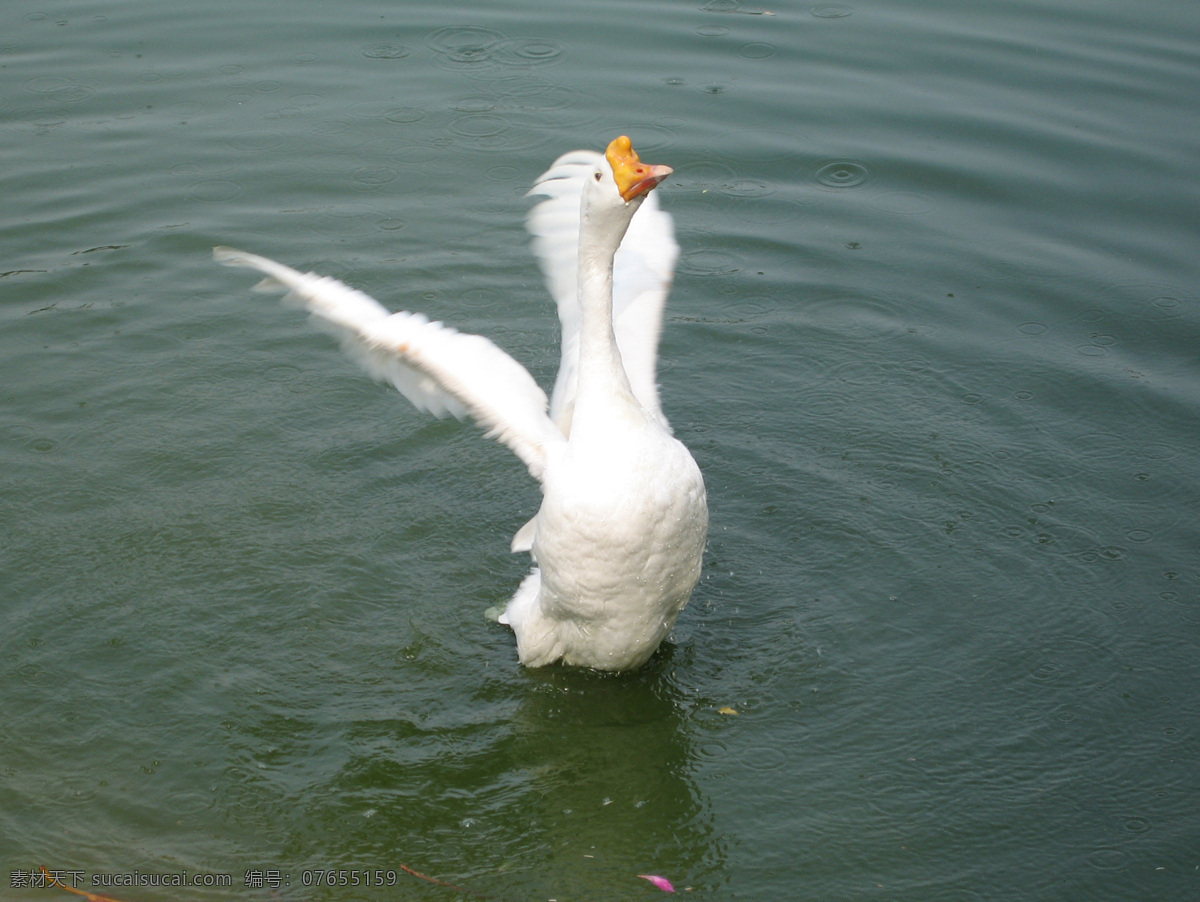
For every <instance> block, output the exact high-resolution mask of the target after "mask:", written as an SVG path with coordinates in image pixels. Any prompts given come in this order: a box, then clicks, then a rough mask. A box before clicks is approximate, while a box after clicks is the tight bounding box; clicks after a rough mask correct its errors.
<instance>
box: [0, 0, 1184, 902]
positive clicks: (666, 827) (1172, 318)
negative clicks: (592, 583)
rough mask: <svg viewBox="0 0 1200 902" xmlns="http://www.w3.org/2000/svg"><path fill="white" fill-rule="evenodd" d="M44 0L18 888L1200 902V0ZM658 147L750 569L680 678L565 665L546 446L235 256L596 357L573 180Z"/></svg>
mask: <svg viewBox="0 0 1200 902" xmlns="http://www.w3.org/2000/svg"><path fill="white" fill-rule="evenodd" d="M767 13H770V14H769V15H768V14H767ZM0 20H2V21H3V37H2V38H0V62H2V69H0V85H2V90H3V98H4V108H5V116H4V119H3V122H2V124H0V147H2V148H3V153H4V160H5V167H4V170H3V173H2V174H0V184H2V196H3V198H4V207H3V214H2V217H0V229H2V235H3V241H2V243H0V247H2V248H3V251H2V260H0V287H2V288H3V293H2V295H0V299H2V300H0V359H3V360H4V378H3V381H2V383H0V386H2V387H0V471H2V472H3V473H4V479H3V489H2V491H0V588H2V589H3V592H2V596H0V626H2V630H3V638H2V639H0V642H2V643H3V645H2V652H3V654H2V655H0V705H2V708H0V712H2V713H3V729H2V730H0V864H2V865H3V866H4V870H5V871H6V872H7V873H0V879H3V881H4V882H3V883H0V886H2V887H3V893H2V894H3V895H5V897H6V898H7V897H11V898H14V899H33V898H38V899H41V898H51V897H52V896H51V895H50V891H47V890H35V889H24V888H21V887H19V886H17V885H16V884H17V883H19V882H20V875H21V874H22V873H28V872H29V871H30V870H33V869H36V868H38V867H39V866H45V867H48V868H56V869H61V870H62V871H63V872H64V876H66V877H67V878H68V879H69V878H70V875H72V874H75V875H78V880H79V881H80V888H85V889H91V891H93V892H103V893H105V894H111V895H112V896H113V897H114V898H117V899H121V900H125V902H143V900H144V902H157V900H168V899H170V900H183V899H188V900H200V902H207V900H220V899H251V900H253V899H262V900H268V899H284V900H289V902H290V900H297V902H309V900H313V902H316V900H324V899H339V900H343V899H363V900H374V899H381V900H382V899H388V900H391V899H398V898H404V899H451V898H461V897H462V893H460V892H458V891H456V890H453V889H450V888H447V887H444V886H438V885H436V884H434V883H431V882H429V881H427V880H422V879H419V878H417V877H415V876H412V875H411V874H408V873H406V872H405V871H404V870H402V868H401V866H402V865H403V866H407V867H409V868H412V869H414V870H416V871H418V872H420V873H422V874H424V875H426V876H428V877H433V878H436V879H438V880H442V881H444V882H448V883H452V884H454V885H455V886H458V887H462V888H465V889H468V890H470V891H472V892H474V893H478V894H483V895H486V896H487V897H490V898H495V899H512V900H517V899H522V900H528V899H558V900H568V899H589V900H599V899H613V900H624V899H640V898H647V899H648V898H657V897H658V894H659V891H658V890H657V889H655V888H654V887H653V886H651V885H650V884H649V883H647V882H646V881H643V880H639V879H638V877H637V875H639V874H662V875H665V876H667V877H669V878H670V879H671V880H672V881H673V882H674V883H675V885H676V887H677V888H679V889H681V890H682V889H684V888H687V889H690V890H691V892H690V894H689V897H691V898H696V899H722V900H724V899H768V898H781V899H912V900H918V899H920V900H940V899H945V900H960V899H997V900H1009V899H1013V898H1021V899H1047V900H1049V899H1062V898H1078V899H1083V898H1087V899H1103V898H1111V899H1122V900H1129V899H1147V900H1150V899H1154V900H1159V899H1178V898H1184V897H1187V896H1189V895H1193V894H1196V893H1197V891H1198V889H1197V881H1198V880H1200V870H1198V868H1200V857H1198V855H1197V849H1196V844H1195V838H1196V836H1197V835H1200V815H1198V814H1197V810H1198V809H1197V806H1196V798H1197V793H1198V790H1200V776H1198V775H1200V750H1198V739H1200V704H1198V702H1197V691H1196V686H1197V680H1198V677H1200V649H1198V647H1197V645H1198V638H1200V559H1198V554H1197V551H1198V548H1200V530H1198V529H1197V522H1198V520H1200V495H1198V494H1197V486H1198V485H1200V466H1198V464H1197V454H1196V451H1197V435H1198V434H1200V433H1198V431H1197V427H1198V425H1200V423H1198V420H1200V417H1198V413H1200V366H1198V364H1200V360H1198V357H1200V352H1198V349H1200V295H1198V293H1197V289H1196V286H1197V284H1200V281H1198V276H1200V271H1198V270H1200V267H1198V266H1197V264H1196V252H1195V249H1196V240H1197V219H1196V210H1197V209H1198V201H1200V197H1198V194H1200V191H1198V189H1197V182H1196V179H1195V160H1196V159H1197V158H1198V157H1200V125H1198V124H1197V119H1196V116H1195V98H1196V96H1200V65H1198V63H1200V51H1198V48H1200V21H1198V20H1197V19H1196V16H1195V14H1194V12H1192V10H1191V8H1190V7H1188V6H1186V5H1180V4H1176V3H1167V2H1154V0H1151V2H1145V3H1140V4H1136V5H1133V6H1131V5H1129V4H1125V3H1113V2H1099V3H1097V2H1087V3H1083V2H1076V0H1053V2H1041V3H1036V2H1008V0H1006V2H1001V3H991V4H986V5H984V4H967V5H964V4H961V3H914V2H908V0H897V2H876V3H868V4H860V3H852V4H817V5H813V4H807V3H806V4H796V3H783V4H778V3H770V2H767V3H764V4H761V5H760V4H756V3H751V2H745V3H742V4H740V5H739V4H738V3H737V2H734V0H713V2H709V3H707V4H702V3H700V2H699V0H690V2H683V3H679V2H671V3H664V2H646V0H625V2H617V0H608V2H601V3H593V4H587V5H586V6H578V5H576V6H571V7H570V8H568V7H565V6H563V5H562V4H552V3H546V2H541V0H527V2H524V3H485V4H467V3H454V2H451V3H441V4H436V5H431V6H428V7H422V8H420V9H414V8H412V7H411V5H408V4H395V3H381V2H364V0H352V2H348V3H340V4H336V5H330V4H324V3H315V2H303V0H302V2H294V3H291V4H288V5H287V7H286V10H285V9H284V7H281V6H280V5H278V4H266V3H258V4H247V3H244V2H239V3H233V2H229V3H221V2H209V3H203V4H195V3H192V4H187V3H173V2H161V0H160V2H144V0H130V2H125V3H119V4H118V3H112V2H99V0H92V2H82V3H72V4H69V5H59V6H45V5H42V4H38V3H35V2H30V0H15V2H11V3H9V4H8V5H7V7H6V10H5V12H4V13H3V15H2V17H0ZM619 133H628V134H629V135H631V136H632V137H633V139H634V143H635V146H636V147H638V148H639V150H641V152H642V153H643V156H644V157H645V158H646V159H649V160H652V161H655V162H663V163H668V164H669V165H671V166H673V167H675V169H676V174H675V176H674V177H673V178H672V179H671V180H670V181H669V182H667V183H666V184H664V185H663V187H662V189H661V191H662V195H661V199H662V201H663V203H664V205H665V206H666V207H667V208H668V209H669V210H670V211H671V212H672V213H673V214H674V216H675V219H676V225H677V229H678V234H679V240H680V244H681V245H682V248H683V254H682V257H681V259H680V264H679V269H678V275H677V279H676V284H675V288H674V291H673V295H672V300H671V306H670V308H669V311H668V316H669V321H668V323H667V330H666V334H665V337H664V342H663V349H662V350H663V363H662V369H661V382H662V394H663V404H664V408H665V410H666V412H667V414H668V416H669V417H670V418H671V421H672V424H673V425H674V427H675V430H676V433H677V434H678V435H679V436H680V438H682V439H683V440H684V441H685V442H686V443H687V444H688V445H689V446H690V447H691V448H692V449H693V451H694V453H695V455H696V457H697V459H698V461H699V463H700V465H701V467H702V469H703V470H704V473H705V476H706V480H707V483H708V487H709V494H710V507H711V510H712V529H711V537H710V541H709V547H708V550H707V554H706V566H705V576H704V579H703V581H702V582H701V584H700V586H699V587H698V589H697V591H696V594H695V596H694V599H693V602H692V604H691V606H690V607H689V608H688V609H687V610H686V611H685V612H684V615H683V616H682V617H681V619H680V621H679V624H678V626H677V628H676V630H675V632H674V634H673V636H672V639H671V641H670V643H669V644H668V645H667V646H665V647H664V649H663V650H662V652H661V654H660V655H659V656H658V657H656V658H655V660H654V661H653V662H652V663H651V665H650V666H648V667H647V668H646V669H645V670H643V671H641V672H639V673H636V674H632V675H626V676H621V677H601V676H597V675H593V674H588V673H581V672H573V671H568V670H562V669H551V670H548V671H542V672H531V671H527V670H523V669H522V668H521V667H520V666H519V665H518V664H517V662H516V653H515V648H514V644H513V641H512V637H511V635H510V634H509V633H508V632H507V631H506V630H505V629H504V628H502V627H499V626H497V625H495V624H491V623H489V622H488V621H487V620H485V619H484V617H483V616H482V612H483V610H484V609H485V608H486V607H488V606H490V605H494V604H497V603H500V602H502V601H503V600H504V599H505V598H506V597H507V596H508V594H509V593H511V591H512V590H513V589H514V588H515V586H516V584H517V583H518V582H519V580H520V578H521V576H522V574H523V572H524V570H525V567H526V563H525V561H523V560H521V559H520V558H517V557H514V556H512V555H510V554H508V552H507V548H508V541H509V537H510V536H511V534H512V532H513V531H515V530H516V528H518V527H519V526H520V525H521V524H522V523H523V522H524V521H525V520H526V519H527V518H528V517H529V516H530V514H531V513H532V511H533V510H534V509H536V505H537V490H536V486H535V485H534V484H533V483H532V482H531V481H530V479H529V477H528V475H527V474H526V473H525V471H524V468H523V467H522V466H521V465H520V463H519V462H518V461H516V460H515V459H514V458H513V457H512V456H511V455H510V454H509V453H508V452H507V451H505V450H504V449H503V448H500V447H497V446H494V445H492V444H491V443H489V442H487V441H484V440H483V439H482V438H481V437H480V435H479V433H478V432H477V430H475V429H474V427H472V426H470V425H467V424H460V423H457V422H454V421H438V420H433V419H431V418H429V417H427V416H424V415H421V414H418V413H417V412H415V411H413V410H411V409H410V408H409V407H408V406H407V405H406V403H405V402H404V401H403V399H401V398H399V397H398V396H396V395H395V393H394V392H391V391H389V390H386V389H384V388H383V387H381V386H378V385H374V384H372V383H371V382H370V380H368V379H367V378H365V377H363V376H362V375H360V374H359V373H358V372H357V371H356V370H355V369H354V367H353V366H352V365H351V364H349V363H347V362H346V361H345V360H343V359H342V357H341V356H340V354H339V352H338V351H337V349H336V346H335V345H334V344H333V343H332V342H331V341H330V340H329V339H328V338H327V337H326V336H324V335H321V334H319V333H317V332H316V331H315V330H313V329H312V328H311V327H310V326H309V325H308V324H307V323H306V322H305V321H304V318H303V317H302V316H300V315H298V314H296V313H295V312H294V311H289V310H286V309H283V308H281V307H279V306H278V305H277V304H275V303H274V302H273V301H270V300H269V299H266V298H263V297H261V296H256V295H253V294H251V293H250V291H249V288H250V283H251V282H252V281H253V280H252V279H248V278H247V277H246V274H245V273H241V272H237V271H231V270H227V269H223V268H220V267H217V266H214V265H213V264H212V262H211V257H210V254H211V247H212V246H213V245H215V244H229V245H233V246H235V247H242V248H245V249H247V250H250V251H254V252H257V253H262V254H267V255H269V256H273V257H276V258H278V259H280V260H283V261H286V262H288V263H290V264H292V265H294V266H297V267H301V268H306V269H315V270H319V271H321V272H325V273H329V274H332V275H335V276H338V277H340V278H343V279H345V280H347V281H349V282H351V283H352V284H354V285H355V286H356V287H359V288H361V289H363V290H366V291H368V292H371V293H372V294H374V295H375V296H376V297H378V298H379V299H380V300H381V301H383V302H384V303H385V304H387V305H388V306H390V307H393V308H396V309H400V308H404V309H415V310H421V311H424V312H426V313H428V314H429V315H430V316H432V317H435V318H438V319H442V320H445V321H447V322H449V323H451V324H453V325H454V326H456V327H457V328H460V329H463V330H469V331H477V332H481V333H483V334H486V335H488V336H489V337H491V338H492V339H493V340H495V341H496V342H497V343H498V344H500V345H501V346H502V347H504V348H505V349H506V350H508V351H509V352H510V353H512V354H513V355H514V356H515V357H516V358H517V359H518V360H520V361H522V362H523V363H525V364H526V365H527V366H529V368H530V369H531V371H532V372H533V373H534V374H535V375H536V376H537V377H538V378H539V379H540V380H541V381H542V383H543V384H544V385H547V386H548V385H550V384H551V383H552V381H553V375H554V371H555V367H556V358H557V345H556V342H557V333H556V329H555V323H554V321H553V316H552V312H551V308H550V305H549V303H548V301H547V297H546V294H545V291H544V288H543V287H542V284H541V278H540V275H539V273H538V271H537V267H536V264H535V263H534V261H533V259H532V257H531V255H530V253H529V251H528V249H527V246H526V238H525V235H524V232H523V227H522V219H523V216H524V213H525V211H526V210H527V209H528V206H529V202H528V201H527V200H526V199H525V198H524V193H525V191H526V190H527V188H528V186H529V185H530V183H531V182H532V181H533V180H534V179H535V178H536V177H537V175H538V174H539V173H540V172H542V171H543V169H544V168H545V166H546V165H548V164H549V162H550V161H551V160H553V159H554V158H555V157H556V156H557V155H558V154H560V153H562V152H564V151H567V150H570V149H573V148H575V147H578V146H587V147H597V148H598V147H603V146H604V145H605V144H606V143H607V142H608V141H609V140H611V138H612V137H613V136H615V135H616V134H619ZM723 712H724V713H723ZM728 712H736V713H728ZM343 869H344V870H346V872H347V879H349V878H350V877H351V876H356V877H357V878H358V881H359V885H358V886H356V887H330V886H328V885H324V884H326V883H328V872H329V871H331V870H332V871H334V872H337V871H340V870H343ZM135 873H136V874H139V875H171V874H181V873H182V874H186V875H187V877H188V879H189V880H196V881H198V882H208V883H212V882H217V878H218V877H219V875H229V878H230V879H229V885H228V886H226V887H214V886H190V887H187V888H186V889H179V888H158V887H153V886H132V887H130V886H126V887H119V886H109V885H108V884H106V883H105V882H104V881H108V882H109V883H111V882H112V879H113V878H112V876H111V875H132V874H135ZM380 874H382V877H379V876H378V875H380ZM368 881H374V882H375V883H379V882H382V883H383V885H371V886H368V885H365V884H366V883H367V882H368ZM335 882H336V879H335ZM318 883H321V884H322V885H316V884H318ZM59 895H60V896H61V897H62V898H69V896H67V895H66V894H65V893H61V892H59Z"/></svg>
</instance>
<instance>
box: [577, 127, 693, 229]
mask: <svg viewBox="0 0 1200 902" xmlns="http://www.w3.org/2000/svg"><path fill="white" fill-rule="evenodd" d="M672 171H673V170H672V169H671V167H670V166H657V165H652V164H649V163H643V162H642V161H641V159H640V158H639V157H638V155H637V151H635V150H634V149H633V144H632V142H630V140H629V138H627V137H626V136H625V135H621V136H620V137H619V138H616V139H615V140H613V142H612V143H611V144H609V145H608V150H607V151H606V152H605V154H604V159H603V160H598V161H597V162H596V166H595V168H594V169H593V170H592V173H591V177H590V178H589V179H588V180H587V182H586V183H585V185H584V188H583V204H582V210H581V212H582V216H583V223H584V224H585V228H589V227H590V229H589V230H594V231H593V234H594V235H605V234H607V235H609V236H613V237H615V239H616V243H615V244H614V245H613V247H614V248H615V246H616V244H620V241H621V238H622V237H624V235H625V229H626V228H627V227H628V226H629V221H630V220H631V219H632V218H633V214H634V213H636V212H637V209H638V207H640V206H641V205H642V201H644V200H645V199H646V196H647V195H648V194H649V193H650V192H651V191H652V190H654V188H656V187H657V186H658V185H659V183H661V182H662V180H663V179H665V178H666V177H667V176H669V175H670V174H671V172H672Z"/></svg>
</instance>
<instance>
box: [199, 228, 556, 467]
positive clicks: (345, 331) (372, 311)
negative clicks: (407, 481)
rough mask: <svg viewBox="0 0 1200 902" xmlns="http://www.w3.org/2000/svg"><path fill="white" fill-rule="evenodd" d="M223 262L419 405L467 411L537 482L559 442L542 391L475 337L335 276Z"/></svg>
mask: <svg viewBox="0 0 1200 902" xmlns="http://www.w3.org/2000/svg"><path fill="white" fill-rule="evenodd" d="M213 257H214V259H216V260H217V262H219V263H224V264H225V265H227V266H244V267H248V268H250V269H257V270H258V271H259V272H261V273H264V274H265V275H266V276H267V278H266V279H264V280H263V281H262V282H260V283H259V284H258V285H257V286H255V287H256V289H257V290H263V291H285V292H287V294H286V296H285V298H284V301H285V302H294V303H296V304H297V305H299V306H303V307H304V308H305V309H307V310H308V311H309V312H310V313H311V314H312V315H313V316H314V317H315V318H316V319H317V321H318V322H319V323H320V324H321V325H323V326H325V327H326V328H328V329H329V330H330V331H332V332H333V333H334V334H335V335H337V336H338V338H339V339H341V342H342V346H343V347H344V348H345V349H346V350H347V352H349V353H350V354H351V356H353V357H354V358H355V359H357V360H358V362H359V363H361V364H362V366H363V367H364V368H365V369H366V370H367V371H368V372H369V373H370V374H371V375H372V376H374V377H375V378H377V379H381V380H386V381H388V382H391V383H392V384H393V385H394V386H396V388H397V389H399V390H400V392H401V394H403V395H404V396H405V397H406V398H408V400H409V401H411V402H412V403H413V404H414V405H415V406H416V407H417V408H418V409H420V410H428V411H429V412H430V413H433V414H434V415H436V416H445V415H446V414H447V413H451V414H454V415H455V416H457V417H462V416H464V415H468V414H469V415H470V416H471V418H472V419H474V420H475V421H477V422H478V423H479V424H480V425H482V426H483V427H485V428H486V429H487V430H488V435H489V436H492V437H494V438H496V439H498V440H499V441H501V442H503V443H504V444H505V445H507V446H508V447H509V448H511V449H512V450H513V451H514V452H515V453H516V455H517V456H518V457H519V458H521V460H523V461H524V462H525V465H526V466H527V467H529V471H530V472H531V473H532V474H533V475H534V476H535V477H536V478H538V479H541V475H542V469H543V466H544V463H545V449H546V447H547V446H548V445H549V444H552V443H554V442H561V441H563V434H562V432H561V431H560V430H559V429H558V427H557V426H555V425H554V423H553V421H552V420H551V419H550V418H549V416H548V415H547V413H546V394H545V392H543V391H542V390H541V388H539V387H538V384H537V383H536V382H535V381H534V380H533V377H532V376H530V375H529V372H528V371H527V370H526V369H525V368H524V367H523V366H521V364H519V363H517V362H516V361H515V360H513V359H512V357H510V356H509V355H508V354H506V353H505V352H504V351H502V350H500V349H499V348H498V347H496V346H495V345H494V344H492V343H491V342H490V341H488V340H487V339H486V338H484V337H483V336H481V335H469V334H466V333H463V332H458V331H457V330H455V329H452V328H450V327H449V326H444V325H442V324H441V323H433V322H430V321H429V320H428V319H427V318H426V317H424V316H422V315H421V314H419V313H404V312H401V313H389V312H388V311H387V310H386V309H385V308H384V307H383V306H381V305H380V304H379V303H378V302H377V301H376V300H375V299H374V298H372V297H369V296H368V295H366V294H363V293H362V292H361V291H356V290H354V289H353V288H350V287H349V286H347V285H344V284H342V283H341V282H339V281H337V280H336V279H331V278H328V277H325V276H318V275H316V274H315V273H302V272H298V271H297V270H294V269H292V268H290V267H288V266H284V265H283V264H282V263H276V262H275V261H274V260H268V259H267V258H266V257H259V256H257V255H255V254H247V253H244V252H242V251H237V250H233V249H232V248H227V247H218V248H216V249H215V250H214V251H213Z"/></svg>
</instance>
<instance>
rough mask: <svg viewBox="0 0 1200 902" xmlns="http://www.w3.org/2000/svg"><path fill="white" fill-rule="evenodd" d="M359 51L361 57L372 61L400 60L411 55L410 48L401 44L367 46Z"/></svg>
mask: <svg viewBox="0 0 1200 902" xmlns="http://www.w3.org/2000/svg"><path fill="white" fill-rule="evenodd" d="M360 50H361V52H362V55H363V56H365V57H366V58H367V59H373V60H402V59H404V58H405V57H406V56H408V55H409V54H410V53H412V48H410V47H405V46H404V45H403V44H367V45H366V46H364V47H362V48H360Z"/></svg>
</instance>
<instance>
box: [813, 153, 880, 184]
mask: <svg viewBox="0 0 1200 902" xmlns="http://www.w3.org/2000/svg"><path fill="white" fill-rule="evenodd" d="M815 178H816V180H817V181H818V182H820V183H821V184H822V185H824V186H825V187H827V188H857V187H858V186H860V185H865V184H866V183H867V182H868V181H869V180H870V178H871V170H870V169H868V168H867V167H866V166H865V165H864V164H862V163H860V162H858V161H857V160H832V161H830V162H828V163H825V164H823V165H822V166H820V167H819V168H818V169H817V171H816V174H815Z"/></svg>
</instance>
